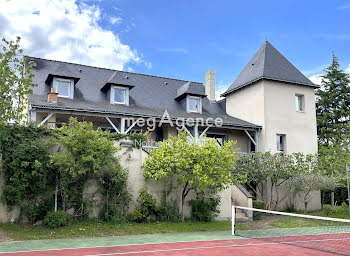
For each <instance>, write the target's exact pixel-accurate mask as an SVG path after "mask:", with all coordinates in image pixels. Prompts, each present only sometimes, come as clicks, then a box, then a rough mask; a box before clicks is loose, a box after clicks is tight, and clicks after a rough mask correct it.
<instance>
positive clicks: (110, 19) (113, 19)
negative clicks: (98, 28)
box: [109, 16, 123, 25]
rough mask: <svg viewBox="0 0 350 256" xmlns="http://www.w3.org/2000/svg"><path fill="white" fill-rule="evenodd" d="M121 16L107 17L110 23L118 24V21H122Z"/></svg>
mask: <svg viewBox="0 0 350 256" xmlns="http://www.w3.org/2000/svg"><path fill="white" fill-rule="evenodd" d="M122 20H123V19H122V18H121V17H114V16H113V17H110V18H109V22H110V23H111V24H113V25H114V24H120V23H122Z"/></svg>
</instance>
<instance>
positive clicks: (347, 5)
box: [337, 4, 350, 10]
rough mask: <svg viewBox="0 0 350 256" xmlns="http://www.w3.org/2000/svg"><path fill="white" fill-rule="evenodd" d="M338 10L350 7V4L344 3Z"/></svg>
mask: <svg viewBox="0 0 350 256" xmlns="http://www.w3.org/2000/svg"><path fill="white" fill-rule="evenodd" d="M337 9H338V10H344V9H350V4H344V5H341V6H339V7H338V8H337Z"/></svg>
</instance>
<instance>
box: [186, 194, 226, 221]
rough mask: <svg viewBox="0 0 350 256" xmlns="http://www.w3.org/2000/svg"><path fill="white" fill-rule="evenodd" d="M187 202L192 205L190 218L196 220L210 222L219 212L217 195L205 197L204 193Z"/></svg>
mask: <svg viewBox="0 0 350 256" xmlns="http://www.w3.org/2000/svg"><path fill="white" fill-rule="evenodd" d="M188 203H189V205H190V206H192V218H193V219H194V220H196V221H203V222H211V221H213V220H214V218H215V217H216V216H218V214H219V213H220V210H219V208H218V207H219V204H220V198H219V197H218V196H216V197H209V198H205V197H204V195H198V196H197V198H196V199H192V200H190V201H189V202H188Z"/></svg>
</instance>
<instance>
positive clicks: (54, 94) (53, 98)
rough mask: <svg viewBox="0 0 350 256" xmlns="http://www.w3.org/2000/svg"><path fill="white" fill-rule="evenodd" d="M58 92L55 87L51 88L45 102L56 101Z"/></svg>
mask: <svg viewBox="0 0 350 256" xmlns="http://www.w3.org/2000/svg"><path fill="white" fill-rule="evenodd" d="M57 98H58V93H57V92H56V90H55V88H53V87H52V88H51V91H50V92H49V93H48V95H47V102H49V103H57Z"/></svg>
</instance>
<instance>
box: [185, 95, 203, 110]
mask: <svg viewBox="0 0 350 256" xmlns="http://www.w3.org/2000/svg"><path fill="white" fill-rule="evenodd" d="M186 109H187V112H194V113H202V99H201V98H200V97H196V96H187V101H186Z"/></svg>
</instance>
